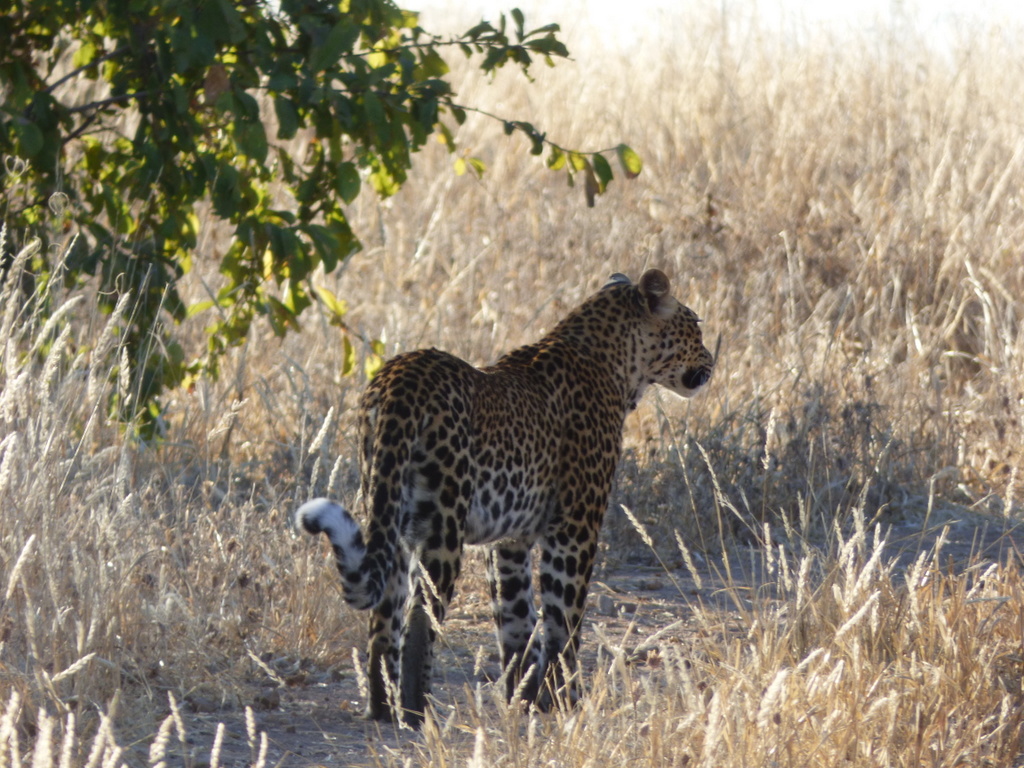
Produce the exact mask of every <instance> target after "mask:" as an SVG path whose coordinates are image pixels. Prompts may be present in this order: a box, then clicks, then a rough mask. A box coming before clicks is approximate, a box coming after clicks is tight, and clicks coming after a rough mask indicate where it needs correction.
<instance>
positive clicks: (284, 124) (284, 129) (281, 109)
mask: <svg viewBox="0 0 1024 768" xmlns="http://www.w3.org/2000/svg"><path fill="white" fill-rule="evenodd" d="M274 112H275V113H276V114H277V138H279V139H290V138H293V137H294V136H295V134H296V133H297V132H298V130H299V113H298V112H296V111H295V105H294V104H292V101H291V99H289V98H287V97H285V96H277V97H275V98H274Z"/></svg>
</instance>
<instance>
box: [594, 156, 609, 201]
mask: <svg viewBox="0 0 1024 768" xmlns="http://www.w3.org/2000/svg"><path fill="white" fill-rule="evenodd" d="M593 163H594V173H596V174H597V180H598V182H600V191H601V192H602V193H603V192H604V191H605V189H606V188H607V187H608V182H610V181H611V180H612V167H611V166H610V165H609V164H608V161H607V160H605V159H604V156H603V155H600V154H595V155H594V159H593Z"/></svg>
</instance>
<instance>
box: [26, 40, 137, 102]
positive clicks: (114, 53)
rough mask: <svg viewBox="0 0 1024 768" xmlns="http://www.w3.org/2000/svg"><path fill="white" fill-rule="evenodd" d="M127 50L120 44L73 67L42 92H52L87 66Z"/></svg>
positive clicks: (92, 65)
mask: <svg viewBox="0 0 1024 768" xmlns="http://www.w3.org/2000/svg"><path fill="white" fill-rule="evenodd" d="M127 50H128V46H127V45H122V46H120V47H119V48H115V49H114V50H112V51H111V52H110V53H105V54H103V55H102V56H100V57H99V58H98V59H93V60H92V61H90V62H89V63H88V64H83V65H82V66H80V67H79V68H78V69H75V70H72V71H71V72H68V73H67V74H66V75H64V77H62V78H61V79H60V80H58V81H57V82H56V83H54V84H53V85H48V86H47V87H46V90H44V91H43V93H53V91H54V90H56V89H57V88H59V87H60V86H61V85H63V84H64V83H66V82H67V81H68V80H71V79H72V78H74V77H78V75H80V74H81V73H82V72H85V70H87V69H89V67H95V66H96V65H97V64H102V63H103V62H104V61H109V60H110V59H112V58H114V57H115V56H120V55H121V54H122V53H124V52H125V51H127Z"/></svg>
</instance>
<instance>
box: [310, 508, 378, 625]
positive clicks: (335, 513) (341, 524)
mask: <svg viewBox="0 0 1024 768" xmlns="http://www.w3.org/2000/svg"><path fill="white" fill-rule="evenodd" d="M295 522H296V524H297V525H300V526H302V527H303V528H305V529H306V531H308V532H309V533H312V534H317V533H325V534H327V538H328V539H330V541H331V546H332V547H333V548H334V559H335V561H336V563H337V565H338V572H339V573H340V574H341V580H342V584H343V586H344V588H345V602H347V603H348V604H349V605H351V606H352V607H353V608H356V609H357V610H362V611H365V610H369V609H371V608H373V607H374V606H376V605H377V604H378V603H379V602H380V601H381V598H382V596H383V594H384V583H385V581H386V580H387V574H385V573H376V572H375V571H376V570H380V569H379V568H377V569H374V568H373V567H371V566H372V565H374V564H377V565H380V563H381V560H380V559H379V558H367V557H366V543H365V542H364V540H363V531H362V529H361V528H360V527H359V523H358V522H356V519H355V518H354V517H352V515H351V514H350V513H349V511H348V510H347V509H345V508H344V507H343V506H341V505H340V504H337V503H335V502H333V501H330V500H329V499H313V500H312V501H307V502H306V503H305V504H303V505H302V506H301V507H299V509H298V510H297V511H296V513H295Z"/></svg>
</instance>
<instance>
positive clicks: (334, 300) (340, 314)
mask: <svg viewBox="0 0 1024 768" xmlns="http://www.w3.org/2000/svg"><path fill="white" fill-rule="evenodd" d="M316 293H317V296H319V297H320V301H322V302H323V305H324V307H325V308H326V309H327V311H328V312H329V313H330V314H331V320H332V322H333V321H334V320H341V319H342V318H344V317H345V315H346V314H348V303H347V302H346V301H344V300H342V299H339V298H338V297H337V296H335V295H334V293H333V292H332V291H330V290H328V289H327V288H323V287H317V289H316Z"/></svg>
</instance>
